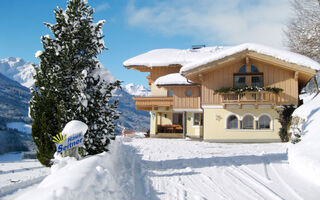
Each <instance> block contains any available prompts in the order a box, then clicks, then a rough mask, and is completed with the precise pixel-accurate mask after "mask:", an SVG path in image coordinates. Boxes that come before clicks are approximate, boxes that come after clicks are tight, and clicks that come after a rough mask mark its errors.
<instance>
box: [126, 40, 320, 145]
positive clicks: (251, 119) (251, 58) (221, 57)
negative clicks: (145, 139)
mask: <svg viewBox="0 0 320 200" xmlns="http://www.w3.org/2000/svg"><path fill="white" fill-rule="evenodd" d="M123 64H124V66H125V67H126V68H127V69H134V70H139V71H140V72H149V73H150V74H149V75H148V76H147V79H148V81H149V86H150V88H151V96H149V97H136V98H134V100H135V101H136V108H137V109H138V110H145V111H150V135H151V137H185V136H188V137H194V138H203V139H204V140H212V141H216V142H273V141H280V137H279V134H278V132H279V129H280V123H279V122H278V120H277V119H278V117H279V116H278V113H277V111H276V109H281V106H282V105H291V104H293V105H298V94H299V91H300V90H301V89H302V87H303V86H304V85H305V84H306V83H307V82H308V81H309V80H310V79H311V78H312V77H313V76H314V75H315V74H316V70H318V69H320V64H319V63H317V62H315V61H313V60H311V59H310V58H307V57H305V56H302V55H299V54H296V53H292V52H288V51H284V50H278V49H274V48H271V47H266V46H263V45H258V44H242V45H239V46H233V47H201V48H195V49H185V50H179V49H157V50H153V51H149V52H147V53H144V54H141V55H138V56H136V57H133V58H131V59H129V60H127V61H125V62H124V63H123Z"/></svg>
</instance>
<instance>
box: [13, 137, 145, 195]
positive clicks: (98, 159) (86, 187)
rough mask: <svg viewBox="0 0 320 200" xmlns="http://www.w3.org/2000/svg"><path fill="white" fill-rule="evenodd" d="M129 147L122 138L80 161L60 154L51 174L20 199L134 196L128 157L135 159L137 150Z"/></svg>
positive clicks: (132, 171)
mask: <svg viewBox="0 0 320 200" xmlns="http://www.w3.org/2000/svg"><path fill="white" fill-rule="evenodd" d="M126 148H128V147H125V146H124V145H123V144H122V139H121V138H118V139H117V140H116V141H112V143H111V144H110V151H109V152H105V153H101V154H98V155H95V156H91V157H88V158H85V159H83V160H80V161H77V160H76V159H74V158H70V157H65V158H62V157H56V158H55V161H54V162H55V164H54V165H53V166H52V168H51V174H50V175H49V176H47V177H46V178H45V179H44V180H43V181H42V182H41V183H40V184H39V185H38V187H37V188H35V189H33V190H31V191H28V192H27V193H25V194H23V195H22V196H20V197H19V198H17V199H20V200H26V199H33V200H37V199H39V200H40V199H41V200H51V199H77V200H82V199H83V200H87V199H134V198H135V197H133V195H134V192H133V191H134V189H133V187H134V185H133V183H134V181H133V175H132V173H134V170H130V167H131V162H128V159H132V158H134V155H133V154H135V152H134V151H132V150H128V149H126ZM131 153H132V155H128V154H131ZM129 161H130V160H129ZM140 199H141V198H140Z"/></svg>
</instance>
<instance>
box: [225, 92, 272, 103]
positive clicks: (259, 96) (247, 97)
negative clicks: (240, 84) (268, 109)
mask: <svg viewBox="0 0 320 200" xmlns="http://www.w3.org/2000/svg"><path fill="white" fill-rule="evenodd" d="M277 98H278V95H277V94H275V93H272V92H266V91H261V92H244V93H241V94H236V93H228V94H221V103H222V104H240V105H241V104H271V105H276V104H277Z"/></svg>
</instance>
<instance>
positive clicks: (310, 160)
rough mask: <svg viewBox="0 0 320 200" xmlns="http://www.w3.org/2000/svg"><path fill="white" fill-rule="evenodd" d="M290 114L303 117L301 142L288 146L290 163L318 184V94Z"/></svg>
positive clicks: (319, 177) (319, 128)
mask: <svg viewBox="0 0 320 200" xmlns="http://www.w3.org/2000/svg"><path fill="white" fill-rule="evenodd" d="M292 116H297V117H300V118H303V119H305V120H306V121H305V123H304V124H303V125H302V127H301V129H302V132H303V134H302V136H301V142H299V143H297V144H292V145H290V146H289V150H288V156H289V163H290V165H291V166H292V167H293V168H294V169H296V170H297V171H298V172H300V173H301V174H302V175H303V176H305V177H307V178H309V179H310V180H311V181H313V182H314V183H316V184H319V185H320V170H319V169H320V153H319V152H320V145H319V141H320V133H319V130H320V95H318V96H316V97H315V98H314V99H312V100H310V101H308V102H306V103H304V104H303V105H301V106H300V107H299V108H297V109H296V110H295V111H294V113H293V114H292Z"/></svg>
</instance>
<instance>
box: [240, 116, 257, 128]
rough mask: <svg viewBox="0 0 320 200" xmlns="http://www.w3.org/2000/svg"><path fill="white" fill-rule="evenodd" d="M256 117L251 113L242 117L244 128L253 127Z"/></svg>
mask: <svg viewBox="0 0 320 200" xmlns="http://www.w3.org/2000/svg"><path fill="white" fill-rule="evenodd" d="M253 122H254V119H253V117H252V116H251V115H247V116H245V117H244V118H243V119H242V128H243V129H253Z"/></svg>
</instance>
